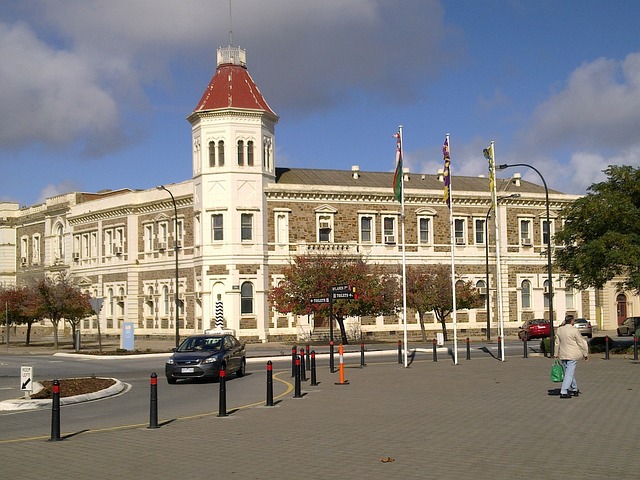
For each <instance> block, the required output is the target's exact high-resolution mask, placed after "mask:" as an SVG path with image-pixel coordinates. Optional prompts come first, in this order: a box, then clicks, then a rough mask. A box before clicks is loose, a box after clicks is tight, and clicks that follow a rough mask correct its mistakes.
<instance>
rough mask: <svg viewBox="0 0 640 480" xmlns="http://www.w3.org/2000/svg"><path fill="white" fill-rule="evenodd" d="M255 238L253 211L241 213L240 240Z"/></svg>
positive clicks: (245, 240) (247, 240) (246, 240)
mask: <svg viewBox="0 0 640 480" xmlns="http://www.w3.org/2000/svg"><path fill="white" fill-rule="evenodd" d="M251 240H253V213H242V214H240V241H242V242H249V241H251Z"/></svg>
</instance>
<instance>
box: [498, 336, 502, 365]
mask: <svg viewBox="0 0 640 480" xmlns="http://www.w3.org/2000/svg"><path fill="white" fill-rule="evenodd" d="M498 358H499V359H500V360H502V338H501V337H498Z"/></svg>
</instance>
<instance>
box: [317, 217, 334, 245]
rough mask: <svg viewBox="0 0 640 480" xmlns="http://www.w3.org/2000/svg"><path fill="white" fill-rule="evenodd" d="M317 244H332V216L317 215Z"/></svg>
mask: <svg viewBox="0 0 640 480" xmlns="http://www.w3.org/2000/svg"><path fill="white" fill-rule="evenodd" d="M316 218H317V221H318V243H323V242H324V243H327V242H333V215H330V214H321V215H317V217H316Z"/></svg>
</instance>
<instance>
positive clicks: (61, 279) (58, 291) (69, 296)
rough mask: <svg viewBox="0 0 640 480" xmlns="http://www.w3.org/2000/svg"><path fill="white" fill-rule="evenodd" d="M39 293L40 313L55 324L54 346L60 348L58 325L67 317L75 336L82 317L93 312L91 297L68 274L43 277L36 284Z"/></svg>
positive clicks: (38, 307)
mask: <svg viewBox="0 0 640 480" xmlns="http://www.w3.org/2000/svg"><path fill="white" fill-rule="evenodd" d="M35 291H36V292H37V294H38V299H37V302H38V306H37V309H38V310H39V313H40V315H41V316H42V317H43V318H48V319H49V320H50V321H51V323H52V324H53V346H54V348H56V349H57V348H58V325H59V324H60V320H62V319H65V320H66V321H68V322H69V323H70V324H71V328H72V332H73V335H74V338H75V332H76V329H77V326H78V324H79V322H80V320H81V319H83V318H86V317H88V316H90V315H92V314H93V309H92V308H91V304H90V303H89V297H88V296H87V295H85V294H83V293H81V291H80V289H79V288H78V287H77V286H76V285H74V284H73V282H72V281H71V279H70V278H69V277H67V276H64V275H60V276H58V277H56V278H55V279H51V278H48V277H47V278H43V279H41V280H39V281H38V282H37V283H36V285H35Z"/></svg>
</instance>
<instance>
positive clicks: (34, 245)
mask: <svg viewBox="0 0 640 480" xmlns="http://www.w3.org/2000/svg"><path fill="white" fill-rule="evenodd" d="M31 263H32V264H34V265H38V264H40V234H39V233H36V234H35V235H33V236H32V237H31Z"/></svg>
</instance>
